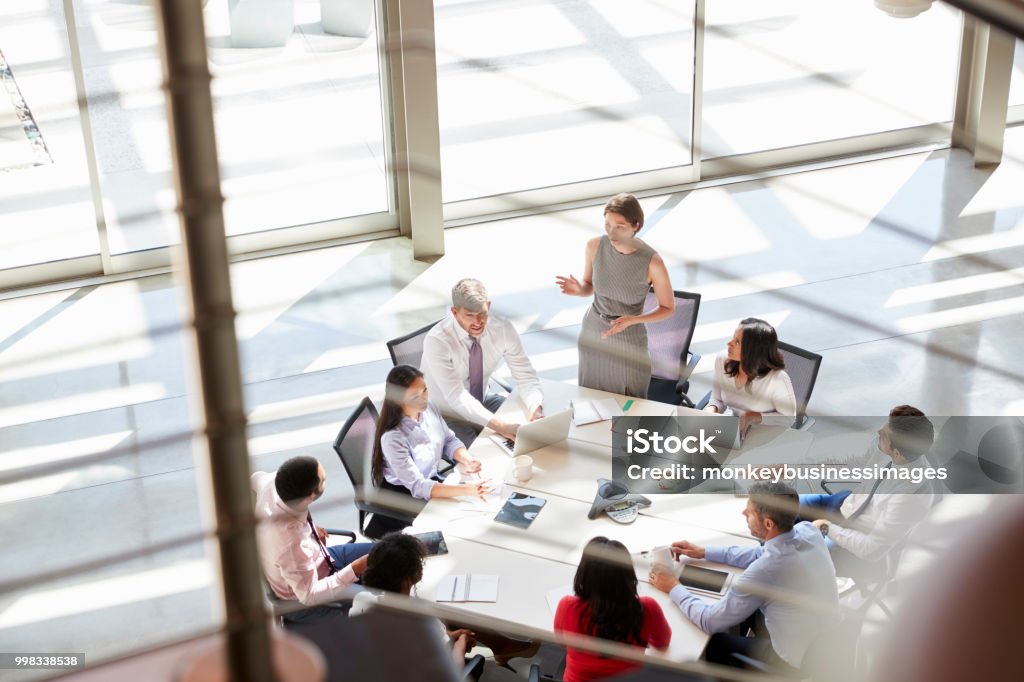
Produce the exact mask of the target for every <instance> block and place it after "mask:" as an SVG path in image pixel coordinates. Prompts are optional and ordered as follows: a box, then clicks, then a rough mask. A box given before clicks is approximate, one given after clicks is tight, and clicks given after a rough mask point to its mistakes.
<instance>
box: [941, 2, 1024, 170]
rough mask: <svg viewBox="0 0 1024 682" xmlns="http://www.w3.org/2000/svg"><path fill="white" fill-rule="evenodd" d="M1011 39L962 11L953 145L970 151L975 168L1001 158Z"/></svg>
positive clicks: (1011, 62) (1007, 94)
mask: <svg viewBox="0 0 1024 682" xmlns="http://www.w3.org/2000/svg"><path fill="white" fill-rule="evenodd" d="M1013 48H1014V40H1013V37H1012V36H1011V35H1009V34H1008V33H1005V32H1003V31H1001V30H1000V29H997V28H995V27H993V26H990V25H988V24H986V23H984V22H982V21H981V20H979V19H976V18H975V17H972V16H970V15H967V14H965V15H964V24H963V33H962V36H961V43H960V69H959V73H958V74H957V93H956V107H955V111H954V114H953V137H952V144H953V146H954V147H960V148H963V149H966V150H967V151H969V152H971V153H972V154H973V155H974V165H975V166H987V165H995V164H998V163H999V162H1000V161H1002V157H1003V136H1004V134H1005V132H1006V111H1007V102H1008V100H1009V96H1010V75H1011V73H1012V70H1013Z"/></svg>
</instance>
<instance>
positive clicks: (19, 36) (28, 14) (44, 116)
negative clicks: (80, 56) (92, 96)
mask: <svg viewBox="0 0 1024 682" xmlns="http://www.w3.org/2000/svg"><path fill="white" fill-rule="evenodd" d="M67 45H68V43H67V30H66V28H65V22H64V14H63V12H62V11H61V5H60V3H46V2H42V1H38V0H37V1H35V2H10V3H2V5H0V270H3V269H7V268H14V267H20V266H25V265H34V264H37V263H48V262H52V261H59V260H64V259H68V258H75V257H79V256H90V255H96V254H98V253H99V238H98V236H97V232H96V217H95V212H94V210H93V204H92V197H91V194H90V191H89V172H88V167H87V166H86V161H85V147H84V144H83V138H82V127H81V123H80V120H79V116H78V107H77V106H76V99H77V98H76V95H75V81H74V78H73V77H72V74H71V62H70V60H69V59H68V49H67Z"/></svg>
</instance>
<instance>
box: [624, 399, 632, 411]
mask: <svg viewBox="0 0 1024 682" xmlns="http://www.w3.org/2000/svg"><path fill="white" fill-rule="evenodd" d="M631 407H633V401H632V400H627V401H626V404H625V405H623V406H622V411H623V412H629V408H631Z"/></svg>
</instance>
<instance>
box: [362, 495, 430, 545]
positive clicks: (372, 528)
mask: <svg viewBox="0 0 1024 682" xmlns="http://www.w3.org/2000/svg"><path fill="white" fill-rule="evenodd" d="M378 487H379V488H380V489H381V490H387V491H388V492H391V493H395V494H397V495H405V496H406V497H408V498H409V500H410V501H414V502H418V503H419V508H420V509H422V508H423V506H424V505H426V502H424V501H423V500H413V499H412V494H411V493H410V492H409V489H408V488H406V487H405V486H402V485H395V484H393V483H388V482H387V481H381V483H380V485H379V486H378ZM418 513H419V512H418V511H417V512H416V513H411V512H407V511H404V510H403V511H401V512H399V511H397V510H396V512H395V514H396V515H395V516H383V515H381V514H376V513H375V514H374V515H373V518H371V519H370V522H369V523H368V524H366V528H365V529H363V535H365V536H366V537H368V538H373V539H374V540H379V539H380V538H382V537H384V536H385V535H386V534H388V533H390V532H392V531H398V530H402V529H403V528H406V527H408V526H410V525H412V519H414V518H416V514H418ZM400 515H408V516H409V520H408V521H407V520H405V519H402V518H398V517H399V516H400Z"/></svg>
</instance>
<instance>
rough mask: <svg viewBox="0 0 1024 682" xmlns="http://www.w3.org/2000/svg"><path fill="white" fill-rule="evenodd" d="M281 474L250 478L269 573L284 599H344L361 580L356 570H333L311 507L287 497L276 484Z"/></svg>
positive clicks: (265, 568) (262, 558)
mask: <svg viewBox="0 0 1024 682" xmlns="http://www.w3.org/2000/svg"><path fill="white" fill-rule="evenodd" d="M275 477H276V473H275V472H270V473H267V472H265V471H257V472H256V473H254V474H253V475H252V477H251V479H250V481H251V484H252V489H253V492H255V493H256V519H257V520H258V521H259V525H258V526H257V527H256V540H257V543H258V545H259V554H260V563H261V565H262V566H263V575H264V576H265V577H266V579H267V582H268V583H270V587H271V588H273V590H274V594H276V595H277V596H278V597H280V598H281V599H297V600H299V601H300V602H302V603H303V604H306V605H310V604H325V603H328V602H332V601H337V600H338V599H341V598H342V596H343V595H342V593H343V592H344V591H345V590H346V588H348V587H349V586H351V585H352V584H353V583H355V581H356V574H355V571H353V570H352V567H351V566H345V567H344V568H342V569H341V570H339V571H338V572H337V573H335V574H333V575H331V572H330V571H331V569H330V567H329V566H328V565H327V559H325V558H324V553H323V550H321V548H320V544H319V543H318V542H317V541H316V540H315V539H314V538H313V531H312V529H311V528H310V527H309V522H308V521H307V520H306V514H307V512H304V511H297V510H295V509H292V508H291V507H289V506H288V505H287V504H285V503H284V501H283V500H282V499H281V498H280V497H279V496H278V494H277V489H276V488H275V486H274V479H275Z"/></svg>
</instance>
